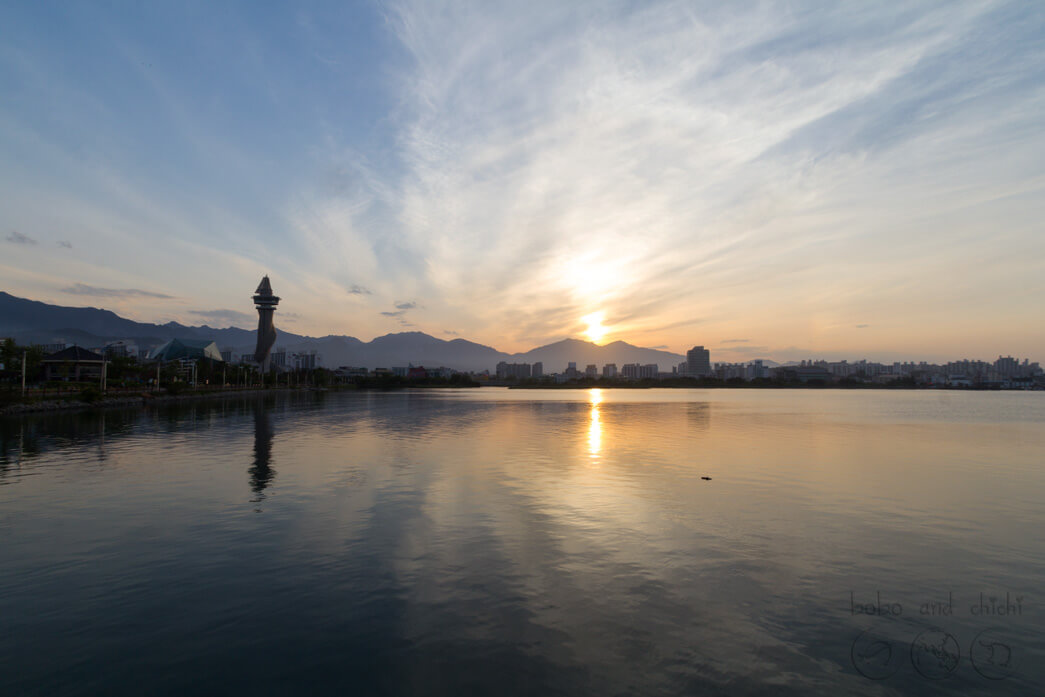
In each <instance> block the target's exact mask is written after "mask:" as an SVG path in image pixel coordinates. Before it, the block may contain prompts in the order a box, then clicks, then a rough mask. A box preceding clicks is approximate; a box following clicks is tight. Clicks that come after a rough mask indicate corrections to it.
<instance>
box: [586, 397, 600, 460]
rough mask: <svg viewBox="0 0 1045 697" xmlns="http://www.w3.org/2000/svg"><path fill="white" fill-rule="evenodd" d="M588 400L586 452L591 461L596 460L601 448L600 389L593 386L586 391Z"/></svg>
mask: <svg viewBox="0 0 1045 697" xmlns="http://www.w3.org/2000/svg"><path fill="white" fill-rule="evenodd" d="M588 402H589V403H590V404H591V420H590V423H589V424H588V454H590V455H591V459H592V460H593V461H598V459H599V451H600V450H602V422H601V421H600V420H599V405H600V404H602V390H600V389H599V388H597V387H593V388H592V389H591V390H590V391H589V392H588Z"/></svg>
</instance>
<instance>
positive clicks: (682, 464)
mask: <svg viewBox="0 0 1045 697" xmlns="http://www.w3.org/2000/svg"><path fill="white" fill-rule="evenodd" d="M1043 426H1045V394H1042V393H960V392H908V391H904V392H885V391H874V392H870V391H859V392H856V391H833V390H804V391H803V390H799V391H769V390H616V391H613V390H606V391H602V392H599V391H597V390H596V391H586V390H577V391H573V390H569V391H566V390H550V391H524V390H512V391H509V390H505V389H498V388H483V389H479V390H461V391H452V390H429V391H409V392H392V393H324V394H311V395H306V394H302V395H281V396H277V397H269V398H264V399H243V400H232V401H227V402H215V403H210V404H206V405H196V406H184V405H183V406H178V407H169V408H163V409H136V410H131V411H106V412H104V413H91V414H87V413H81V414H61V415H47V416H31V417H25V418H21V419H7V420H0V694H3V695H9V694H10V695H47V696H49V697H51V696H57V695H95V694H98V695H100V694H105V695H187V694H250V695H267V694H290V693H302V694H306V693H309V694H334V693H338V694H360V695H366V694H384V695H413V694H417V695H464V694H509V695H510V694H539V695H555V694H568V695H572V694H578V695H654V694H664V695H675V694H721V695H747V694H765V695H807V694H816V695H842V694H866V695H895V694H930V695H933V694H962V695H966V694H968V695H979V694H984V695H987V694H991V695H994V694H999V695H1021V696H1022V695H1033V694H1043V693H1045V669H1043V665H1045V660H1043V659H1045V641H1043V631H1045V630H1043V627H1045V622H1043V619H1045V615H1043V613H1042V604H1043V602H1045V583H1043V582H1045V535H1043V530H1045V504H1043V500H1045V497H1043V495H1045V428H1043ZM702 477H711V480H710V481H709V480H705V479H702ZM992 599H993V600H992ZM1003 613H1004V614H1003Z"/></svg>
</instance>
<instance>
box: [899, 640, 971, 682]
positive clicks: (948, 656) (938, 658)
mask: <svg viewBox="0 0 1045 697" xmlns="http://www.w3.org/2000/svg"><path fill="white" fill-rule="evenodd" d="M960 658H961V648H960V647H959V646H958V640H957V639H955V638H954V636H952V635H951V634H948V633H947V632H945V631H943V630H941V629H926V630H925V631H924V632H922V633H921V634H919V635H918V636H917V637H915V639H914V641H913V642H911V663H913V664H914V669H915V670H917V671H918V672H919V673H920V674H921V675H922V676H923V677H926V678H929V679H930V680H939V679H940V678H945V677H947V676H948V675H950V674H951V673H953V672H954V670H955V669H956V668H957V667H958V660H959V659H960Z"/></svg>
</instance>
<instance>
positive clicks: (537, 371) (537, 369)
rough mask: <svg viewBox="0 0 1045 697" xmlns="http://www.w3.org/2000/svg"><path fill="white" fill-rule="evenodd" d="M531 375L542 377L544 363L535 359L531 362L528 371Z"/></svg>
mask: <svg viewBox="0 0 1045 697" xmlns="http://www.w3.org/2000/svg"><path fill="white" fill-rule="evenodd" d="M530 375H531V377H535V378H541V377H544V363H541V362H540V361H537V362H536V363H534V364H533V369H532V370H531V371H530Z"/></svg>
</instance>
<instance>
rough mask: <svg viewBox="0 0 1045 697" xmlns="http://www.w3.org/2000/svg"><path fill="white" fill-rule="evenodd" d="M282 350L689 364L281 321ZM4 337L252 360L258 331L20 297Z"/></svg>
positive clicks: (485, 365) (670, 358)
mask: <svg viewBox="0 0 1045 697" xmlns="http://www.w3.org/2000/svg"><path fill="white" fill-rule="evenodd" d="M276 329H277V331H278V332H279V334H278V338H277V339H276V347H277V348H285V349H287V350H288V351H291V352H296V351H311V350H314V351H316V352H317V353H318V354H320V356H321V357H322V363H323V365H325V366H328V367H337V366H341V365H350V366H358V367H365V368H378V367H384V368H391V367H393V366H405V365H409V364H413V365H425V366H431V367H436V366H445V367H448V368H455V369H457V370H473V371H482V370H489V371H491V372H492V371H493V370H494V369H495V368H496V366H497V363H498V362H500V361H507V362H509V363H535V362H537V361H540V362H542V363H543V364H544V371H545V372H546V373H554V372H561V371H562V370H564V369H565V368H566V365H567V363H569V362H570V361H574V362H576V363H577V366H578V368H580V369H581V370H583V369H584V367H585V366H586V365H588V364H589V363H595V364H596V365H598V366H599V367H600V369H601V367H602V366H603V365H605V364H606V363H616V364H617V367H618V368H620V367H621V366H622V365H624V364H625V363H641V364H648V363H655V364H657V366H658V367H659V368H660V370H662V371H670V370H671V368H672V366H675V365H678V363H680V362H681V361H683V360H685V357H684V356H681V355H679V354H675V353H669V352H667V351H659V350H656V349H648V348H641V347H639V346H632V345H631V344H628V343H625V342H623V341H615V342H613V343H611V344H606V345H605V346H598V345H596V344H592V343H589V342H587V341H579V340H577V339H564V340H562V341H557V342H555V343H553V344H548V345H547V346H541V347H539V348H535V349H532V350H530V351H527V352H525V353H516V354H508V353H503V352H501V351H498V350H497V349H494V348H492V347H490V346H484V345H483V344H477V343H475V342H473V341H467V340H465V339H453V340H450V341H446V340H443V339H438V338H436V337H434V336H429V335H428V334H424V333H423V332H402V333H398V334H386V335H385V336H379V337H377V338H375V339H373V340H372V341H367V342H364V341H360V340H359V339H357V338H355V337H353V336H333V335H331V336H324V337H318V338H317V337H308V336H301V335H299V334H293V333H291V332H286V331H284V330H282V329H280V328H279V314H278V312H277V314H276ZM0 336H2V337H8V336H9V337H12V338H14V339H16V340H17V341H19V342H21V343H42V344H52V343H60V342H65V343H70V344H78V345H80V346H85V347H98V346H102V345H103V344H105V342H107V341H114V340H117V339H133V340H135V341H136V342H137V343H138V344H139V345H140V346H142V347H144V348H149V347H153V346H158V345H159V344H162V343H163V342H165V341H167V340H169V339H173V338H183V339H208V340H212V341H215V342H217V344H218V346H219V347H221V348H222V349H223V350H224V349H232V350H233V351H234V352H235V353H239V354H243V353H252V352H253V351H254V343H255V340H256V339H255V336H256V333H255V331H253V330H248V329H240V328H238V327H227V328H224V329H217V328H214V327H208V326H206V325H204V326H201V327H189V326H185V325H183V324H178V323H177V322H168V323H167V324H149V323H145V322H135V321H133V320H129V319H126V318H123V317H120V316H119V315H117V314H116V313H114V312H112V311H110V310H103V309H99V308H94V307H62V306H59V305H49V304H47V303H43V302H39V301H36V300H27V299H24V298H18V297H15V296H13V295H10V294H8V293H4V292H2V291H0Z"/></svg>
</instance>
